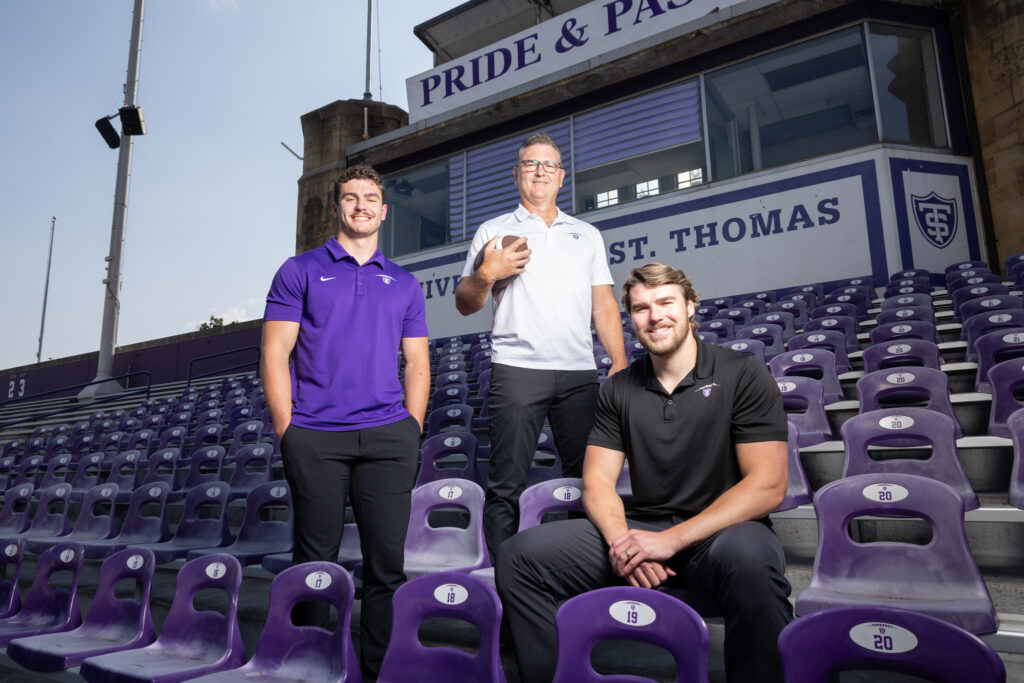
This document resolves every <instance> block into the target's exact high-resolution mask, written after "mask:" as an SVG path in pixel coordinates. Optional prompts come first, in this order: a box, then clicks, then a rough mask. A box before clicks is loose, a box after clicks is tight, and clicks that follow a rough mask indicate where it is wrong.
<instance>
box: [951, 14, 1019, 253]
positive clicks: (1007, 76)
mask: <svg viewBox="0 0 1024 683" xmlns="http://www.w3.org/2000/svg"><path fill="white" fill-rule="evenodd" d="M959 9H960V17H962V19H963V21H961V22H958V23H959V25H960V26H961V27H962V31H963V34H964V43H965V53H966V56H967V69H968V72H969V81H970V87H971V93H972V95H973V99H974V108H975V115H976V117H977V121H978V137H979V142H980V145H981V155H982V160H983V163H984V174H985V181H986V183H987V185H988V193H989V206H990V208H991V211H992V223H993V228H994V231H995V236H996V245H997V252H998V265H999V267H1002V261H1003V259H1004V258H1006V257H1007V256H1009V255H1010V254H1015V253H1018V252H1022V251H1024V1H1022V0H962V1H961V3H960V7H959ZM994 260H995V259H993V261H994ZM992 265H993V266H995V265H997V264H996V263H993V264H992Z"/></svg>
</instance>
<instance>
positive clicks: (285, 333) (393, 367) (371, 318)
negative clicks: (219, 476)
mask: <svg viewBox="0 0 1024 683" xmlns="http://www.w3.org/2000/svg"><path fill="white" fill-rule="evenodd" d="M334 200H335V201H334V203H333V204H332V208H333V210H334V215H335V216H336V217H337V219H338V235H337V237H332V238H331V239H330V240H329V241H328V242H327V244H326V245H324V246H323V247H320V248H319V249H313V250H311V251H307V252H306V253H304V254H300V255H298V256H294V257H292V258H290V259H288V260H287V261H285V263H284V265H283V266H281V268H280V269H279V270H278V271H277V275H276V276H274V282H273V284H271V286H270V293H269V294H268V295H267V307H266V313H265V314H264V323H263V360H262V367H261V370H262V374H263V389H264V392H265V394H266V398H267V405H268V407H269V408H270V415H271V418H272V419H273V422H274V429H275V431H276V432H277V436H278V438H279V439H280V441H281V456H282V458H283V461H284V471H285V477H286V478H287V479H288V484H289V486H290V487H291V491H292V500H293V505H294V515H295V518H294V527H295V550H294V552H293V555H292V557H293V561H294V563H295V564H299V563H302V562H310V561H313V560H325V561H328V562H333V561H334V560H335V559H336V558H337V556H338V547H339V545H340V544H341V535H342V530H343V528H344V523H345V519H344V504H345V497H346V495H347V496H348V497H349V500H350V502H351V504H352V510H353V512H354V513H355V518H356V524H358V525H359V532H360V534H359V535H360V538H361V542H362V551H363V600H362V615H361V622H360V628H361V645H362V648H361V649H362V661H361V664H362V669H363V672H364V674H366V675H369V676H373V677H376V675H377V673H378V671H379V670H380V663H381V660H382V659H383V657H384V651H385V649H386V648H387V644H388V639H389V637H390V635H391V597H392V595H394V592H395V590H396V589H397V588H398V587H399V586H400V585H402V583H404V582H405V571H404V563H405V553H404V545H405V533H406V529H407V528H408V524H409V504H410V492H411V490H412V486H413V482H414V480H415V476H416V464H417V453H418V448H419V437H420V432H421V431H422V428H423V418H424V414H425V412H426V408H427V394H428V392H429V389H430V356H429V352H428V350H427V325H426V311H425V307H424V301H423V292H422V290H421V289H420V285H419V282H417V281H416V278H414V277H413V276H412V275H410V274H409V273H407V272H406V271H404V270H403V269H401V268H400V267H398V266H396V265H395V264H394V263H392V262H391V261H389V260H388V259H386V258H384V256H383V255H382V254H381V253H380V251H379V250H378V249H377V233H378V230H379V229H380V224H381V221H383V220H384V218H385V216H386V215H387V206H386V205H385V204H384V184H383V182H382V180H381V177H380V175H378V174H377V172H376V171H374V170H373V169H372V168H369V167H367V166H355V167H352V168H349V169H346V170H345V171H344V172H343V173H342V174H341V177H340V178H339V179H338V182H337V184H336V186H335V197H334ZM399 349H401V351H402V354H403V356H404V357H405V381H404V384H405V387H404V389H405V397H404V401H403V392H402V389H403V387H402V384H401V383H400V382H399V379H398V361H397V357H398V350H399ZM289 359H291V361H292V362H291V368H290V369H289ZM295 620H296V622H297V623H301V624H314V625H319V626H326V625H327V620H328V606H327V604H326V603H323V602H313V603H301V604H300V606H299V608H298V609H297V610H296V614H295Z"/></svg>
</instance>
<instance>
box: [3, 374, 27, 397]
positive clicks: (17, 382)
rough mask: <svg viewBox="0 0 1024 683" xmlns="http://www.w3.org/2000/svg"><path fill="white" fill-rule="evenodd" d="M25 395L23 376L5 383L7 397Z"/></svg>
mask: <svg viewBox="0 0 1024 683" xmlns="http://www.w3.org/2000/svg"><path fill="white" fill-rule="evenodd" d="M24 395H25V378H24V377H22V378H21V379H12V380H11V381H10V382H8V383H7V398H15V397H18V398H20V397H22V396H24Z"/></svg>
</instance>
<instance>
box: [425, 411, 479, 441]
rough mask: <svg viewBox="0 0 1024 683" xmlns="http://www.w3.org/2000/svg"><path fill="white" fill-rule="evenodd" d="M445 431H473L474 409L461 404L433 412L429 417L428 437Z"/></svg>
mask: <svg viewBox="0 0 1024 683" xmlns="http://www.w3.org/2000/svg"><path fill="white" fill-rule="evenodd" d="M444 431H460V432H471V431H473V408H472V407H471V406H469V405H467V404H465V403H459V404H453V405H449V406H442V407H439V408H434V409H433V410H431V411H430V415H428V416H427V437H431V436H434V435H435V434H440V433H441V432H444Z"/></svg>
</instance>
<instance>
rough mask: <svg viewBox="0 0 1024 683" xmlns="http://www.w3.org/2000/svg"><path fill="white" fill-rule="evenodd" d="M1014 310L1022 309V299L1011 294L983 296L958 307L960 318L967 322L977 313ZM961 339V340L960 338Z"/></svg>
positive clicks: (1023, 303)
mask: <svg viewBox="0 0 1024 683" xmlns="http://www.w3.org/2000/svg"><path fill="white" fill-rule="evenodd" d="M1016 308H1024V298H1022V297H1019V296H1013V295H1012V294H997V295H996V296H983V297H980V298H977V299H971V300H970V301H965V302H964V305H963V306H961V307H960V317H961V318H962V319H963V320H965V321H967V320H970V319H971V318H972V317H973V316H976V315H978V314H979V313H985V312H990V311H1006V310H1013V309H1016ZM961 338H963V337H962V336H961Z"/></svg>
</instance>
